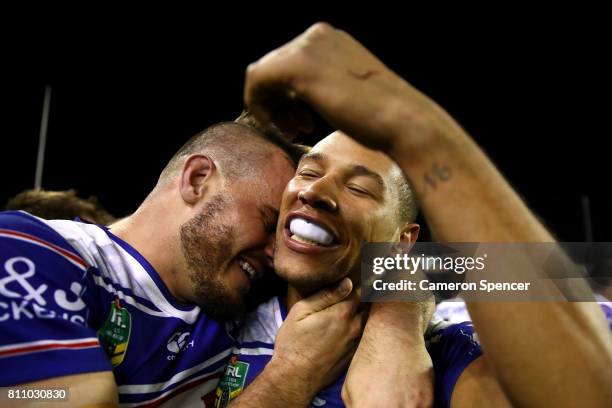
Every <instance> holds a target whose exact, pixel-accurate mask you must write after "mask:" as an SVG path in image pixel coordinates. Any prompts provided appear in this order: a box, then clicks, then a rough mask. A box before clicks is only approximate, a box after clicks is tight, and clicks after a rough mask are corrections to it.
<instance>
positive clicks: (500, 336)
mask: <svg viewBox="0 0 612 408" xmlns="http://www.w3.org/2000/svg"><path fill="white" fill-rule="evenodd" d="M409 115H410V113H407V116H409ZM439 115H442V116H438V118H437V120H436V121H435V123H434V121H432V122H431V123H429V124H427V123H423V122H421V123H419V122H418V121H416V122H415V123H417V126H419V127H420V128H415V127H410V126H409V127H405V128H404V129H400V128H398V134H400V135H401V138H400V139H398V140H400V142H398V143H397V145H396V146H395V147H394V150H393V151H391V152H389V153H390V155H391V156H392V157H393V158H394V159H395V160H397V162H398V163H399V164H400V166H401V167H402V169H403V170H404V172H405V173H406V174H407V176H408V178H409V179H410V181H411V182H412V184H413V187H414V189H415V193H416V196H417V198H418V200H419V203H420V205H421V208H422V211H423V213H424V215H425V218H426V219H427V222H428V225H429V226H430V228H431V230H432V234H433V236H434V238H435V239H436V240H439V241H446V242H553V241H554V239H553V237H552V236H551V234H550V233H549V232H548V231H547V230H546V228H545V227H544V226H543V225H542V224H541V223H540V222H539V221H538V220H537V219H536V217H535V216H534V215H533V214H532V213H531V212H530V211H529V209H528V208H527V206H526V205H525V204H524V202H523V201H522V200H521V199H520V197H519V196H518V195H517V194H516V192H515V191H514V190H513V189H512V188H511V187H510V185H509V184H508V183H507V182H506V180H505V179H504V178H503V176H502V175H501V174H500V173H499V171H498V170H497V169H496V168H495V166H494V165H493V164H492V163H491V161H490V160H489V159H488V158H487V157H486V155H485V154H484V153H483V152H482V150H481V149H480V148H479V147H478V146H477V145H476V144H475V143H474V142H473V141H472V140H471V138H470V137H469V136H468V135H467V134H466V133H465V132H464V131H463V130H462V129H461V128H460V127H459V126H458V125H457V124H455V123H454V122H453V121H452V119H450V117H448V115H446V114H445V113H439ZM407 121H408V122H411V120H410V118H409V117H407ZM414 132H419V133H420V135H421V136H419V137H411V136H412V135H411V133H413V134H414ZM423 135H425V136H423ZM468 308H469V311H470V314H471V316H472V319H473V321H474V324H475V326H476V329H477V331H478V334H479V338H480V340H481V341H482V344H483V348H484V349H485V350H486V352H487V354H488V356H489V360H490V362H491V364H492V366H493V367H494V369H495V371H496V373H497V374H498V375H499V377H500V381H501V383H502V384H503V385H504V388H505V389H506V390H507V391H508V394H509V396H510V397H511V399H512V400H513V401H514V402H515V403H517V404H519V405H529V406H534V405H543V404H547V405H557V406H561V405H563V406H565V405H575V404H574V403H575V402H576V401H577V400H576V398H580V400H581V402H582V403H584V402H585V398H591V400H590V402H591V404H592V405H597V404H598V403H603V402H604V401H605V399H606V398H610V393H611V392H612V391H611V390H612V384H611V381H612V380H611V379H612V373H611V372H610V367H612V357H611V356H612V350H611V344H610V337H609V333H608V330H607V326H606V324H605V321H604V319H603V316H602V314H601V312H600V311H599V309H598V307H597V305H596V304H593V303H560V302H542V303H538V304H535V303H503V302H498V303H495V302H491V303H486V304H485V303H480V304H479V303H475V302H471V303H468ZM517 373H520V375H517ZM536 379H537V383H538V386H537V387H534V380H536ZM570 385H571V386H570ZM578 390H579V391H578ZM553 391H554V392H553ZM608 401H609V400H608Z"/></svg>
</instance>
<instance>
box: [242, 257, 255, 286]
mask: <svg viewBox="0 0 612 408" xmlns="http://www.w3.org/2000/svg"><path fill="white" fill-rule="evenodd" d="M238 265H240V269H242V271H243V272H244V273H245V274H246V275H247V277H248V278H249V280H250V281H254V280H255V279H257V278H258V277H259V274H258V273H257V269H255V267H254V266H253V265H251V263H249V261H247V260H246V259H244V258H240V259H238Z"/></svg>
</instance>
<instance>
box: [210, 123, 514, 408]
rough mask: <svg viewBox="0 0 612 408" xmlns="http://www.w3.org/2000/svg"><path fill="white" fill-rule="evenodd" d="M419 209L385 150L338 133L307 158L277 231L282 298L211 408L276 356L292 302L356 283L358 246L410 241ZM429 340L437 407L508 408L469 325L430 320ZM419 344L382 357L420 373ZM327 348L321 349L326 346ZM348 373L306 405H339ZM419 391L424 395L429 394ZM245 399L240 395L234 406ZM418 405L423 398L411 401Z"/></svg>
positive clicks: (247, 326)
mask: <svg viewBox="0 0 612 408" xmlns="http://www.w3.org/2000/svg"><path fill="white" fill-rule="evenodd" d="M416 212H417V209H416V203H415V199H414V195H413V194H412V191H411V189H410V186H409V184H408V181H407V180H406V178H405V176H404V175H403V174H402V172H401V170H400V169H399V167H398V166H397V164H396V163H395V162H393V161H392V160H391V159H390V158H389V157H388V156H386V155H385V154H383V153H381V152H378V151H374V150H370V149H368V148H365V147H363V146H362V145H359V144H358V143H356V142H355V141H354V140H352V139H351V138H349V137H348V136H346V135H344V134H342V133H340V132H336V133H334V134H332V135H330V136H328V137H326V138H325V139H323V140H322V141H321V142H319V143H317V144H316V145H315V146H314V147H313V148H312V150H310V152H309V153H307V154H306V155H304V156H303V157H302V159H301V160H300V163H299V165H298V168H297V171H296V173H295V176H294V177H293V179H291V181H290V182H289V184H288V185H287V188H286V189H285V192H284V194H283V200H282V203H281V208H280V217H279V225H278V229H277V233H276V239H277V244H276V250H275V258H274V264H275V269H276V272H277V274H278V275H280V276H281V277H282V278H284V279H285V280H286V281H287V282H288V284H289V287H288V291H287V296H286V297H274V298H272V299H271V300H270V301H268V302H267V303H264V304H262V305H261V306H259V308H258V309H257V310H256V311H254V312H252V313H250V314H249V315H248V316H247V318H246V320H245V323H244V326H243V327H242V329H241V332H240V334H239V336H238V340H239V343H240V344H239V347H238V348H237V349H235V350H234V351H235V355H233V356H232V358H231V361H230V363H229V364H228V367H227V368H226V371H225V376H224V377H223V378H222V380H221V382H220V384H219V387H218V389H217V396H218V400H217V405H216V406H217V407H218V408H219V407H224V406H226V403H227V402H229V401H230V400H231V399H232V398H236V397H237V396H238V395H240V393H241V390H242V388H245V387H249V386H250V385H251V384H252V383H253V382H254V381H255V383H257V380H256V377H257V376H258V375H259V373H260V372H261V371H262V370H263V369H264V368H265V367H266V365H267V364H268V363H269V362H270V361H271V360H272V359H274V358H276V357H275V356H274V354H275V351H274V349H275V345H274V343H275V341H276V340H277V339H279V338H280V339H281V340H282V339H283V338H284V337H286V334H285V333H284V332H283V330H284V329H283V327H282V323H283V321H284V320H285V319H286V318H287V316H288V315H290V314H291V313H292V310H293V308H294V307H295V305H296V304H297V302H299V301H300V300H301V299H303V298H304V297H307V296H309V295H310V294H311V293H313V292H316V291H318V290H320V289H321V288H324V287H326V286H328V285H330V284H332V283H335V282H338V281H339V280H341V279H343V278H344V277H349V278H350V279H351V280H352V281H354V282H359V278H360V273H361V271H360V267H361V264H360V251H361V247H362V245H363V244H365V243H368V242H402V243H405V244H411V243H414V242H415V241H416V239H417V237H418V233H419V226H418V225H417V224H415V223H414V219H415V217H416ZM413 333H416V334H417V335H418V336H420V337H422V336H423V334H422V331H421V330H420V329H418V328H417V329H416V330H415V329H414V328H413V329H412V330H410V331H407V332H405V333H402V334H403V336H402V338H404V339H411V337H410V334H413ZM416 337H417V336H413V337H412V339H416ZM426 338H427V343H428V352H429V354H430V356H431V358H432V360H433V367H434V372H435V381H434V383H435V392H434V403H435V406H437V407H448V406H451V398H453V400H454V401H455V403H454V404H453V405H452V406H469V405H466V404H465V403H464V402H465V401H469V402H470V403H484V402H486V403H495V405H496V406H506V404H507V401H506V399H505V396H504V395H503V393H502V392H501V389H500V388H499V386H498V384H497V382H496V381H495V379H494V377H493V375H492V373H491V372H490V370H488V368H487V367H486V365H485V364H484V362H483V361H481V360H480V357H481V355H482V352H481V350H480V347H479V345H478V343H477V341H476V340H475V339H474V337H473V328H472V326H471V325H470V324H469V323H462V324H457V325H447V324H444V323H442V322H435V323H432V324H431V325H430V328H429V330H428V332H427V336H426ZM424 345H425V342H424V341H422V342H421V343H418V342H414V341H412V342H406V343H405V344H403V345H402V346H400V347H396V348H394V349H392V350H387V351H386V352H387V353H390V354H400V353H401V354H405V355H410V356H415V357H417V358H415V359H413V360H411V361H410V366H411V367H410V369H412V370H413V372H415V371H416V372H418V368H419V367H427V363H428V362H427V361H422V360H419V359H418V357H419V355H418V353H415V352H414V349H418V348H420V347H424ZM313 347H316V346H315V345H313ZM333 347H334V345H333V344H330V345H328V348H329V349H331V348H333ZM477 360H478V361H477ZM472 363H475V364H474V367H477V369H479V370H480V372H481V375H480V378H479V380H480V382H481V384H482V387H481V389H480V391H479V394H478V395H473V393H472V391H471V390H469V389H468V388H467V387H466V386H465V384H468V383H469V382H470V381H473V380H474V375H473V373H474V371H475V370H474V369H471V370H467V371H466V372H467V375H463V373H464V371H465V370H466V368H467V367H468V366H470V365H471V364H472ZM381 369H382V370H385V369H391V367H381ZM425 373H427V371H425V372H424V374H425ZM365 374H369V375H371V376H376V375H379V374H380V373H376V372H370V373H365ZM345 375H346V372H343V373H341V374H340V375H339V376H338V377H337V378H336V379H334V381H333V382H332V383H331V384H330V385H329V386H327V387H325V388H324V389H322V390H315V391H317V392H316V395H312V396H311V397H312V402H311V406H325V407H344V406H345V405H344V403H343V401H342V396H341V394H342V387H343V383H344V379H345ZM408 380H409V377H408V375H406V377H405V378H404V379H403V381H402V379H399V381H400V382H404V384H405V385H406V386H409V381H408ZM247 390H248V388H247ZM455 390H456V392H454V391H455ZM391 391H392V390H391V389H389V388H386V389H383V390H382V394H383V395H384V393H387V395H389V396H390V395H392V392H391ZM421 392H423V393H426V392H427V388H425V389H424V390H421ZM247 398H248V396H247V395H246V394H245V395H244V397H243V398H238V399H237V400H236V402H237V403H241V401H246V399H247ZM380 402H381V404H384V403H385V402H386V401H385V399H383V400H381V401H380ZM417 402H419V403H420V402H421V401H418V400H417V399H415V400H414V401H412V403H417ZM296 406H297V405H296Z"/></svg>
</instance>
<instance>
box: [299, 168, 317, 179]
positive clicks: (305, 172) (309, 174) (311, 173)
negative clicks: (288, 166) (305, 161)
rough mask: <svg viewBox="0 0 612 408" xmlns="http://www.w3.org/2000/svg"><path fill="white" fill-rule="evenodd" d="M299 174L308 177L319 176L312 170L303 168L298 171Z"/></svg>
mask: <svg viewBox="0 0 612 408" xmlns="http://www.w3.org/2000/svg"><path fill="white" fill-rule="evenodd" d="M298 175H299V176H301V177H307V178H316V177H319V175H318V174H317V173H315V172H314V171H312V170H302V171H300V172H299V173H298Z"/></svg>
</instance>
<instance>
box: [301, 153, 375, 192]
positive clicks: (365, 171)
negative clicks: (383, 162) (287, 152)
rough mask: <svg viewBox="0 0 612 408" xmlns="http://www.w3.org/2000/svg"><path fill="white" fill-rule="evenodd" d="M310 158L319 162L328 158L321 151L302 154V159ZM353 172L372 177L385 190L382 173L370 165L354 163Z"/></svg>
mask: <svg viewBox="0 0 612 408" xmlns="http://www.w3.org/2000/svg"><path fill="white" fill-rule="evenodd" d="M308 159H310V160H313V161H317V162H321V161H325V160H327V156H326V155H324V154H323V153H319V152H313V153H310V152H309V153H306V154H305V155H303V156H302V160H308ZM351 173H353V174H354V175H357V176H366V177H370V178H372V179H373V180H374V181H375V182H376V184H378V185H379V186H380V188H382V189H383V190H384V189H385V181H384V180H383V178H382V177H381V175H380V174H378V173H376V172H375V171H373V170H371V169H369V168H368V167H366V166H364V165H361V164H354V165H352V166H351Z"/></svg>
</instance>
